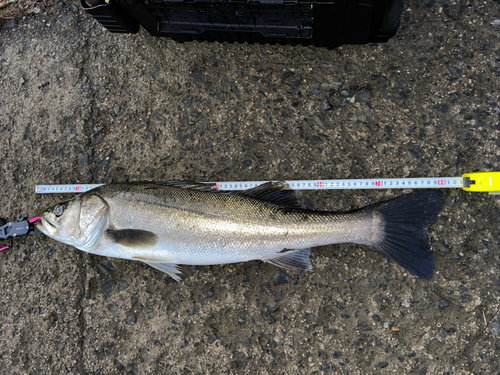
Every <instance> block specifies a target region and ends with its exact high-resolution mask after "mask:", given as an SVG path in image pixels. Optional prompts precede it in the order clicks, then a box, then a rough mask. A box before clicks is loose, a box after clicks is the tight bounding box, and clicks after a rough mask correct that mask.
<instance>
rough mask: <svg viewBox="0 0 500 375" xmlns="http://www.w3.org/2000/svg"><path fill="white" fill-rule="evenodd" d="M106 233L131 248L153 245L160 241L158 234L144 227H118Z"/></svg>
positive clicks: (115, 240) (113, 239) (112, 239)
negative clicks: (143, 228)
mask: <svg viewBox="0 0 500 375" xmlns="http://www.w3.org/2000/svg"><path fill="white" fill-rule="evenodd" d="M106 235H107V236H108V237H109V238H110V239H111V241H113V242H114V243H117V244H119V245H122V246H126V247H131V248H142V249H144V248H148V247H153V246H154V245H156V243H157V242H158V236H157V235H156V234H154V233H153V232H150V231H147V230H142V229H117V230H108V231H107V232H106Z"/></svg>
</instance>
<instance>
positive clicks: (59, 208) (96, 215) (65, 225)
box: [36, 194, 109, 252]
mask: <svg viewBox="0 0 500 375" xmlns="http://www.w3.org/2000/svg"><path fill="white" fill-rule="evenodd" d="M108 217H109V206H108V204H107V203H106V201H105V200H104V199H102V198H101V197H100V196H98V195H95V194H83V195H79V196H77V197H75V198H74V199H71V200H68V201H64V202H61V203H59V204H57V205H55V206H53V207H49V208H48V209H47V210H46V211H45V212H44V213H43V214H42V215H40V218H41V219H40V221H38V222H37V224H36V227H37V229H38V230H39V231H41V232H42V233H43V234H45V235H47V236H49V237H51V238H53V239H55V240H56V241H59V242H62V243H65V244H68V245H72V246H74V247H76V248H77V249H80V250H83V251H87V252H91V251H92V250H93V249H94V248H95V246H96V244H97V243H98V242H99V239H100V238H101V234H102V232H103V231H104V226H105V224H106V223H107V221H108Z"/></svg>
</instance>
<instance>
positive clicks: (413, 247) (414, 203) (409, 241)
mask: <svg viewBox="0 0 500 375" xmlns="http://www.w3.org/2000/svg"><path fill="white" fill-rule="evenodd" d="M442 208H443V201H442V194H441V192H440V191H437V190H424V191H418V192H415V193H412V194H406V195H403V196H400V197H397V198H394V199H391V200H389V201H385V202H382V203H377V204H374V205H371V206H368V207H366V208H365V209H363V210H366V211H370V210H374V211H376V212H378V213H379V214H381V215H382V217H383V223H384V224H385V225H384V226H385V235H384V236H383V238H382V239H381V240H380V241H379V242H376V243H373V244H369V245H368V246H369V247H370V248H371V249H373V250H375V251H377V252H379V253H381V254H383V255H384V256H386V257H387V258H388V259H390V260H391V261H393V262H394V263H396V264H397V265H399V266H400V267H402V268H403V269H404V270H406V271H407V272H409V273H410V274H412V275H414V276H417V277H421V278H423V279H430V278H431V277H432V275H433V273H434V254H433V253H432V249H431V246H430V244H429V238H428V237H427V234H426V231H425V228H426V227H427V226H429V225H431V224H432V223H433V222H434V221H435V220H436V218H437V216H438V214H439V212H440V211H441V209H442Z"/></svg>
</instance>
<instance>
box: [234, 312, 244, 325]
mask: <svg viewBox="0 0 500 375" xmlns="http://www.w3.org/2000/svg"><path fill="white" fill-rule="evenodd" d="M236 320H237V321H238V325H239V326H240V325H242V324H243V323H245V322H246V319H245V317H244V316H243V315H239V314H238V316H237V317H236Z"/></svg>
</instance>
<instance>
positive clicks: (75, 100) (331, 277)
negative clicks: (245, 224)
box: [0, 0, 500, 374]
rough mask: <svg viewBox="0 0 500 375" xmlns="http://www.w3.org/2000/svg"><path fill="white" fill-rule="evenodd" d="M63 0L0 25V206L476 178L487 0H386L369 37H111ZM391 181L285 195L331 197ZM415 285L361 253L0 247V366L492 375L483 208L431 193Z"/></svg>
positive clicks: (332, 205) (499, 102)
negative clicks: (273, 182)
mask: <svg viewBox="0 0 500 375" xmlns="http://www.w3.org/2000/svg"><path fill="white" fill-rule="evenodd" d="M77 5H78V4H77V2H76V1H69V2H60V3H58V5H57V6H55V7H53V8H51V9H49V10H46V11H40V12H39V13H37V14H32V15H28V16H26V17H25V19H24V20H18V21H16V22H10V23H8V24H6V25H7V26H5V25H4V27H3V29H2V30H1V31H0V87H1V89H0V154H1V162H0V168H1V173H0V181H1V186H2V188H3V193H2V194H1V195H0V205H1V206H2V210H1V212H0V216H1V217H4V218H6V219H7V220H15V219H17V218H18V217H21V216H31V217H32V216H35V215H36V214H37V213H39V212H41V211H42V210H43V209H44V208H45V207H46V206H50V205H52V204H55V203H56V202H57V201H60V200H64V199H66V198H68V196H67V195H50V196H49V195H44V196H41V195H35V193H34V186H35V185H36V184H59V183H90V182H92V183H97V182H104V183H109V182H112V181H115V182H123V181H140V180H149V181H161V180H179V179H182V180H186V179H187V180H197V181H234V180H238V181H247V180H267V179H284V180H292V179H319V178H325V179H326V178H374V177H428V176H431V177H437V176H460V175H461V174H463V173H468V172H477V171H495V170H498V169H499V168H498V163H499V161H500V147H499V139H498V133H499V130H500V125H499V121H500V95H499V83H500V67H499V64H500V40H499V38H498V34H499V32H500V17H499V14H500V3H499V2H498V1H481V2H480V1H460V2H456V3H451V4H450V3H449V2H445V1H441V0H436V1H434V0H432V1H429V2H427V3H423V2H419V1H407V2H406V4H405V6H404V9H403V14H402V17H401V27H400V30H399V32H398V34H397V35H396V37H394V38H393V39H391V40H390V41H389V42H388V43H386V44H373V45H351V46H342V47H339V48H337V49H335V50H332V51H329V50H326V49H322V48H314V47H302V46H298V47H289V46H271V45H248V44H227V43H224V44H220V43H198V42H190V43H185V44H178V43H176V42H173V41H171V40H169V39H165V38H156V37H151V36H150V35H149V34H147V33H146V32H145V31H144V30H142V31H141V32H140V33H138V34H135V35H118V34H111V33H109V32H107V31H106V30H104V29H103V28H102V27H101V26H100V25H99V24H98V23H97V22H95V21H94V20H93V19H91V18H90V17H89V16H87V15H85V14H82V12H81V11H80V9H79V8H78V6H77ZM403 192H405V191H403V190H378V191H374V190H358V191H353V190H350V191H338V192H334V191H328V192H309V193H305V196H306V197H308V198H309V199H310V201H311V203H312V204H313V205H314V206H315V207H316V208H319V209H325V210H335V211H346V210H350V209H354V208H358V207H363V206H365V205H367V204H369V203H372V202H378V201H382V200H384V199H388V198H390V197H395V196H398V195H400V194H402V193H403ZM444 201H445V205H444V209H443V211H442V213H441V215H440V216H439V218H438V220H437V222H436V223H435V224H434V225H433V226H432V227H431V228H429V237H430V240H431V244H432V246H433V249H434V253H435V257H436V272H435V275H434V276H433V277H432V278H431V279H430V280H421V279H417V278H415V277H412V276H410V275H408V274H407V273H405V272H404V271H402V270H401V269H400V268H398V267H397V266H395V265H394V264H392V263H390V262H388V261H386V260H385V259H384V258H383V257H382V256H381V255H379V254H377V253H375V252H373V251H371V250H369V249H367V248H366V247H362V246H356V245H350V244H342V245H334V246H326V247H322V248H317V249H313V253H314V254H315V256H314V257H312V259H311V261H312V264H313V266H314V271H313V272H294V271H282V270H279V269H278V268H276V267H275V266H273V265H270V264H265V263H260V262H247V263H242V264H231V265H223V266H210V267H208V266H201V267H191V266H183V267H182V268H181V270H182V272H183V281H181V282H178V283H176V282H173V281H172V279H170V278H169V277H168V276H166V275H164V274H162V273H160V272H157V271H155V270H153V269H151V268H146V267H145V266H144V265H142V264H141V263H138V262H132V261H125V260H118V259H111V258H103V257H98V256H93V255H88V254H86V253H83V252H81V251H79V250H76V249H75V248H72V247H71V246H67V245H63V244H61V243H57V242H56V241H54V240H51V239H49V238H46V237H42V236H40V237H26V238H21V239H18V240H17V241H15V243H14V247H13V248H11V249H8V250H4V251H3V252H1V253H0V283H1V284H0V285H1V288H0V312H1V314H0V362H1V363H2V366H1V370H0V372H1V373H5V374H14V373H18V374H21V373H33V374H35V373H88V374H90V373H92V374H98V373H101V374H108V373H130V374H143V373H178V374H189V373H221V372H223V373H260V374H274V373H287V374H293V373H318V374H320V373H329V372H333V371H337V372H340V373H351V374H352V373H362V374H367V373H415V374H434V373H463V374H465V373H491V372H498V371H499V366H500V363H499V355H498V350H499V348H500V340H499V329H500V323H499V319H500V314H499V309H500V301H499V298H500V277H499V255H500V249H499V246H500V233H499V230H498V225H499V223H500V203H499V202H500V201H499V198H498V197H494V196H488V195H487V194H484V193H468V192H465V191H463V190H460V189H453V190H446V191H444Z"/></svg>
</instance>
